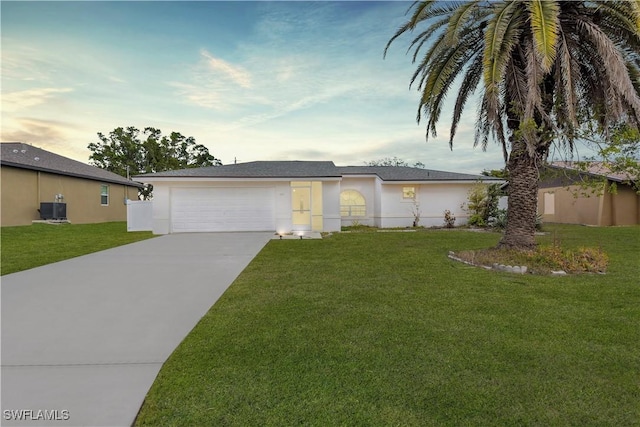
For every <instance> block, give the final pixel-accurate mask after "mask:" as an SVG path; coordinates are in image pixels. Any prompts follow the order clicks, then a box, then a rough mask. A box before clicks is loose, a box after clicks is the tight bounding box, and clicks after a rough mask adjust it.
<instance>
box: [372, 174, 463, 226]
mask: <svg viewBox="0 0 640 427" xmlns="http://www.w3.org/2000/svg"><path fill="white" fill-rule="evenodd" d="M473 185H474V183H456V182H451V183H423V184H419V185H415V184H411V183H392V184H390V183H383V184H382V185H381V202H382V203H381V215H380V226H381V227H385V228H389V227H411V226H412V225H413V221H414V214H413V210H414V209H415V208H416V206H415V205H414V201H413V200H411V199H404V198H403V197H402V188H403V187H415V190H416V199H415V203H416V204H417V208H418V210H419V212H420V221H419V223H418V225H420V226H422V227H439V226H442V225H443V224H444V211H445V210H447V209H448V210H450V211H451V213H453V215H454V216H455V217H456V225H463V224H466V222H467V213H466V212H464V210H463V209H462V207H461V206H462V204H463V203H464V202H466V200H467V193H468V191H469V189H470V188H471V187H472V186H473Z"/></svg>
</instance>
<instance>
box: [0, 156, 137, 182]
mask: <svg viewBox="0 0 640 427" xmlns="http://www.w3.org/2000/svg"><path fill="white" fill-rule="evenodd" d="M0 166H8V167H12V168H16V169H26V170H32V171H34V172H45V173H50V174H53V175H62V176H69V177H72V178H82V179H88V180H90V181H97V182H107V183H109V184H120V185H126V186H129V187H136V188H142V187H144V184H142V183H141V182H137V181H126V180H124V178H123V181H119V180H115V179H109V178H102V177H96V176H89V175H84V174H79V173H73V172H67V171H61V170H56V169H49V168H43V167H38V166H32V165H25V164H21V163H14V162H8V161H5V160H3V161H0Z"/></svg>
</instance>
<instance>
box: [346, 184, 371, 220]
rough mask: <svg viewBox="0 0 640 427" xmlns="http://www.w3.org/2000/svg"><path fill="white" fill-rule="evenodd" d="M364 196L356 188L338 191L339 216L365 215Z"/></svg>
mask: <svg viewBox="0 0 640 427" xmlns="http://www.w3.org/2000/svg"><path fill="white" fill-rule="evenodd" d="M366 214H367V206H366V204H365V201H364V196H363V195H362V194H360V193H359V192H358V191H356V190H345V191H343V192H342V193H340V216H366Z"/></svg>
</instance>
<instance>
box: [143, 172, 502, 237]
mask: <svg viewBox="0 0 640 427" xmlns="http://www.w3.org/2000/svg"><path fill="white" fill-rule="evenodd" d="M135 178H136V179H137V180H140V181H142V182H145V183H149V184H153V232H154V233H155V234H167V233H178V232H198V231H204V232H213V231H275V232H278V233H290V232H302V231H339V230H340V228H341V226H343V225H351V224H356V223H357V224H363V225H370V226H377V227H409V226H412V225H413V223H414V221H415V214H416V213H417V212H419V214H420V221H419V223H418V225H421V226H427V227H428V226H441V225H443V223H444V211H445V210H447V209H448V210H450V211H451V212H453V213H454V215H455V216H456V217H457V219H458V221H457V224H464V223H465V222H466V218H467V215H466V213H465V212H464V211H463V210H462V208H461V206H462V204H463V203H465V202H466V200H467V193H468V191H469V189H470V188H471V187H472V186H473V185H474V184H475V183H477V182H478V181H479V180H484V181H485V182H486V183H492V182H500V183H501V182H502V181H500V180H496V179H493V178H487V177H483V176H480V175H467V174H460V173H452V172H441V171H434V170H428V169H419V168H411V167H395V166H346V167H337V166H336V165H334V163H333V162H329V161H325V162H321V161H263V162H250V163H239V164H233V165H225V166H214V167H205V168H197V169H183V170H176V171H168V172H160V173H154V174H146V175H140V176H137V177H135Z"/></svg>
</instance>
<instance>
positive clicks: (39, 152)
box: [0, 142, 142, 187]
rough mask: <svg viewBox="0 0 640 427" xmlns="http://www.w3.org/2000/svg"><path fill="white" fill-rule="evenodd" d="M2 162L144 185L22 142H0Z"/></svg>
mask: <svg viewBox="0 0 640 427" xmlns="http://www.w3.org/2000/svg"><path fill="white" fill-rule="evenodd" d="M0 164H1V165H3V166H11V167H15V168H20V169H29V170H35V171H42V172H48V173H53V174H58V175H65V176H72V177H76V178H85V179H90V180H94V181H101V182H108V183H113V184H123V185H129V186H132V187H141V186H142V185H141V184H140V183H137V182H134V181H130V180H128V179H126V178H125V177H123V176H120V175H118V174H115V173H113V172H109V171H107V170H104V169H100V168H98V167H95V166H91V165H88V164H85V163H82V162H78V161H76V160H72V159H69V158H67V157H64V156H60V155H59V154H55V153H52V152H50V151H46V150H43V149H42V148H37V147H34V146H31V145H28V144H24V143H21V142H3V143H1V144H0Z"/></svg>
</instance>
